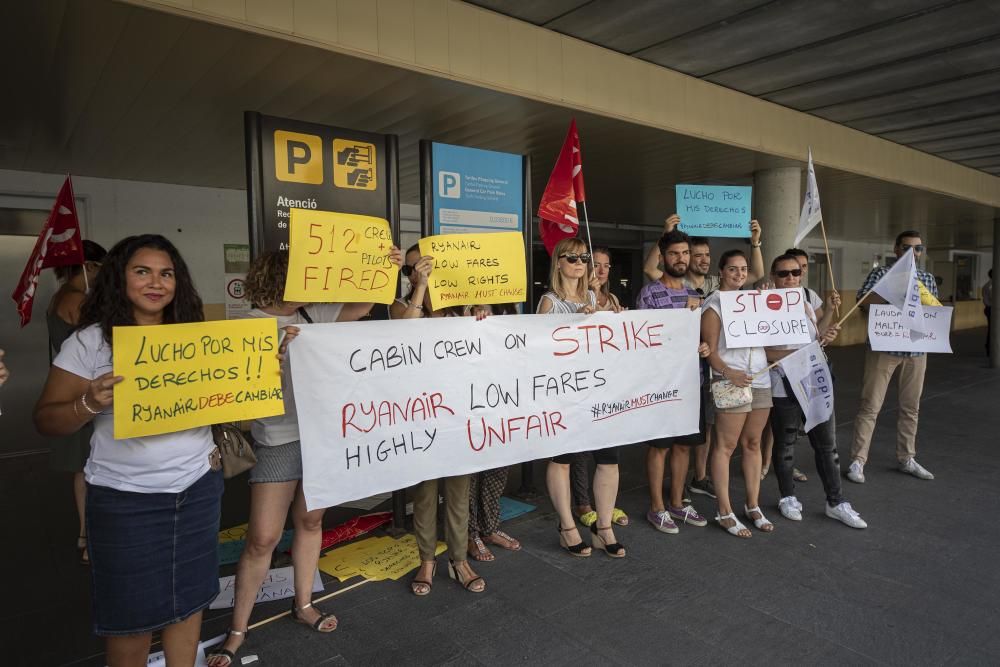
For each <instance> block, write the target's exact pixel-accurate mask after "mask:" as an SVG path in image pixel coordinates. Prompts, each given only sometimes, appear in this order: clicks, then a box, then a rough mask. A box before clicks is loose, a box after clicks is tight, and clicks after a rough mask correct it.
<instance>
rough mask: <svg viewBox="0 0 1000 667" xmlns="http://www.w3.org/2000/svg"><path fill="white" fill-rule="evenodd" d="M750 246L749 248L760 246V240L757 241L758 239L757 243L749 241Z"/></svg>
mask: <svg viewBox="0 0 1000 667" xmlns="http://www.w3.org/2000/svg"><path fill="white" fill-rule="evenodd" d="M750 247H751V248H759V247H760V242H759V241H758V242H757V243H753V242H751V243H750Z"/></svg>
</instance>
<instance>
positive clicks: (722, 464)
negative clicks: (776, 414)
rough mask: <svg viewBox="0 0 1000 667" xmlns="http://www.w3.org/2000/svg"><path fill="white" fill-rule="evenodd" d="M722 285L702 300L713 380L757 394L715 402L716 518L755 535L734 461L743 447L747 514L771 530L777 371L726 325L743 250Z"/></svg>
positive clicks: (740, 281)
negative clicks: (770, 433)
mask: <svg viewBox="0 0 1000 667" xmlns="http://www.w3.org/2000/svg"><path fill="white" fill-rule="evenodd" d="M719 275H720V278H721V281H722V286H721V287H720V288H719V291H718V292H713V293H712V294H711V295H709V297H708V298H707V299H705V303H704V305H703V306H702V308H703V311H702V315H701V339H702V340H703V341H705V342H706V343H708V346H709V348H711V354H709V356H708V363H709V365H710V366H711V367H712V382H721V381H728V382H730V383H732V384H734V385H736V386H737V387H751V388H752V394H753V398H752V400H751V401H750V402H749V403H747V404H745V405H740V406H736V407H732V408H720V407H718V405H717V404H716V408H715V432H716V437H717V439H718V440H717V443H716V446H715V447H714V448H713V449H712V461H711V463H712V481H713V482H714V483H715V490H716V494H717V495H718V499H719V513H718V514H717V515H716V517H715V520H716V521H717V522H718V523H719V525H720V526H722V527H723V528H725V529H726V531H727V532H728V533H729V534H730V535H735V536H737V537H750V531H749V530H748V529H747V527H746V526H744V525H743V524H742V523H741V522H740V520H739V519H737V518H736V513H735V512H733V506H732V503H731V502H730V499H729V461H730V459H731V458H732V456H733V452H734V451H736V446H737V445H739V446H741V447H742V448H743V480H744V482H745V484H746V496H747V499H746V504H745V505H744V506H743V514H744V515H745V516H746V518H747V519H749V520H750V521H752V522H753V524H754V525H755V526H756V527H757V529H758V530H761V531H763V532H765V533H769V532H771V531H773V530H774V524H772V523H771V522H770V521H768V520H767V518H766V517H765V516H764V513H763V512H762V511H761V510H760V499H759V496H760V469H761V454H760V438H761V433H762V431H763V430H764V425H765V424H766V423H767V417H768V415H769V414H770V412H771V376H770V375H769V374H768V373H767V372H766V370H765V369H766V368H767V357H766V355H765V352H764V348H762V347H751V348H733V349H730V348H727V347H726V337H725V334H724V333H723V331H722V306H721V303H722V299H721V296H720V292H728V291H734V290H739V289H741V288H742V287H743V285H744V283H746V281H747V257H746V255H745V254H744V253H743V251H741V250H730V251H728V252H725V253H723V254H722V258H721V259H720V260H719Z"/></svg>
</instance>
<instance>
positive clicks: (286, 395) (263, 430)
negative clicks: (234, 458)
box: [245, 303, 344, 447]
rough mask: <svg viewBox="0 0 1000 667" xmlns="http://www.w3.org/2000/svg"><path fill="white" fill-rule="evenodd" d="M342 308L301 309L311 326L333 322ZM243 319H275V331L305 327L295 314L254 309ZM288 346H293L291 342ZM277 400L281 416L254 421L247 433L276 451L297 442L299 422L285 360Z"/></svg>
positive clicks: (320, 305) (315, 305)
mask: <svg viewBox="0 0 1000 667" xmlns="http://www.w3.org/2000/svg"><path fill="white" fill-rule="evenodd" d="M343 307H344V304H342V303H310V304H309V305H307V306H305V309H306V312H307V313H309V317H311V318H312V321H313V322H316V323H320V322H336V321H337V318H338V317H340V311H341V309H342V308H343ZM245 317H255V318H260V317H263V318H272V319H276V320H278V329H282V328H284V327H288V326H300V325H303V324H308V322H306V319H305V318H304V317H302V315H301V314H300V313H299V311H295V312H294V313H292V314H291V315H268V314H267V313H265V312H264V311H262V310H259V309H257V308H254V309H253V310H251V311H250V312H248V313H247V314H246V315H245ZM279 333H280V332H279ZM289 344H290V345H295V341H292V342H291V343H289ZM281 396H282V399H283V400H284V403H285V414H283V415H275V416H274V417H264V418H263V419H255V420H253V422H252V423H251V424H250V433H251V434H253V439H254V444H256V445H263V446H265V447H276V446H278V445H285V444H288V443H289V442H295V441H296V440H298V439H299V418H298V415H297V414H296V413H295V394H294V391H293V389H292V369H291V368H289V367H288V360H287V359H285V361H284V362H283V363H282V364H281Z"/></svg>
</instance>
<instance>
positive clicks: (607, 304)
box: [569, 248, 628, 528]
mask: <svg viewBox="0 0 1000 667" xmlns="http://www.w3.org/2000/svg"><path fill="white" fill-rule="evenodd" d="M591 259H592V261H593V266H594V275H593V276H591V278H590V289H591V291H592V292H593V293H594V294H596V295H597V310H600V311H608V312H613V313H619V312H621V311H622V310H624V309H623V308H622V305H621V302H619V301H618V297H617V296H615V295H614V294H612V293H611V287H610V281H609V278H610V276H611V251H610V250H609V249H607V248H594V251H593V253H591ZM571 456H572V457H573V460H572V462H571V463H570V468H569V474H570V487H571V490H572V493H573V514H575V515H576V518H577V519H579V521H580V523H582V524H583V525H584V526H586V527H587V528H590V527H591V526H592V525H593V524H594V523H595V522H596V521H597V512H595V511H594V507H593V505H591V500H590V465H589V464H590V458H591V457H590V456H589V455H588V454H587V453H574V454H572V455H571ZM612 520H613V521H614V522H615V523H617V524H618V525H619V526H627V525H628V515H627V514H626V513H625V512H624V510H622V509H621V508H618V507H616V508H614V510H613V512H612Z"/></svg>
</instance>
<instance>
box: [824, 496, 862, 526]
mask: <svg viewBox="0 0 1000 667" xmlns="http://www.w3.org/2000/svg"><path fill="white" fill-rule="evenodd" d="M826 515H827V516H828V517H830V518H831V519H836V520H837V521H840V522H841V523H843V524H846V525H848V526H850V527H851V528H867V527H868V524H867V523H865V520H864V519H862V518H861V515H860V514H858V513H857V512H855V511H854V508H853V507H851V503H848V502H843V503H840V504H839V505H837V506H836V507H830V506H829V505H827V506H826Z"/></svg>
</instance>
